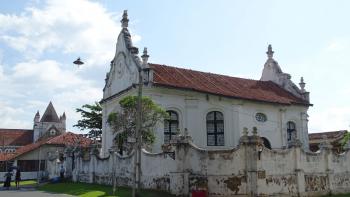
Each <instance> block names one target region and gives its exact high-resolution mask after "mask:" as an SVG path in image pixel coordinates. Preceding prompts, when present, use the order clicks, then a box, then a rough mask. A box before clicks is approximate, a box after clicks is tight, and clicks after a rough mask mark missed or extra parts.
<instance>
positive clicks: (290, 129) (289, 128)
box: [287, 121, 297, 142]
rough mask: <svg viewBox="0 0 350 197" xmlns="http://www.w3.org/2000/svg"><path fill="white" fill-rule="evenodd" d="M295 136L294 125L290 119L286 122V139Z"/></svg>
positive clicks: (289, 139)
mask: <svg viewBox="0 0 350 197" xmlns="http://www.w3.org/2000/svg"><path fill="white" fill-rule="evenodd" d="M296 137H297V133H296V126H295V123H294V122H292V121H289V122H287V141H288V142H291V141H294V140H295V139H296Z"/></svg>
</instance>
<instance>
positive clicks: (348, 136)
mask: <svg viewBox="0 0 350 197" xmlns="http://www.w3.org/2000/svg"><path fill="white" fill-rule="evenodd" d="M349 140H350V133H349V132H347V133H345V134H344V138H343V139H342V140H341V141H340V144H341V147H342V148H344V147H345V145H346V144H347V143H348V142H349Z"/></svg>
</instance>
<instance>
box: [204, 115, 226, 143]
mask: <svg viewBox="0 0 350 197" xmlns="http://www.w3.org/2000/svg"><path fill="white" fill-rule="evenodd" d="M206 121H207V123H206V126H207V145H208V146H223V145H224V144H225V138H224V117H223V114H222V113H221V112H218V111H213V112H209V113H208V114H207V120H206Z"/></svg>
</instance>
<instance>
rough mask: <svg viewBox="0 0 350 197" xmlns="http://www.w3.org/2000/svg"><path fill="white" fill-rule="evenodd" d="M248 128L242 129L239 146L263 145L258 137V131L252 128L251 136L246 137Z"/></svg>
mask: <svg viewBox="0 0 350 197" xmlns="http://www.w3.org/2000/svg"><path fill="white" fill-rule="evenodd" d="M248 134H249V132H248V128H246V127H244V128H243V136H242V137H241V138H240V139H239V143H240V144H241V145H259V144H263V143H262V140H261V138H260V136H259V135H258V129H257V128H256V127H253V130H252V134H253V135H251V136H248Z"/></svg>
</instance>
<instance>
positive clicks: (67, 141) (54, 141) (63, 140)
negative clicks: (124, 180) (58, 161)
mask: <svg viewBox="0 0 350 197" xmlns="http://www.w3.org/2000/svg"><path fill="white" fill-rule="evenodd" d="M91 143H92V141H91V140H90V139H88V138H85V137H83V135H81V134H75V133H71V132H67V133H64V134H62V135H59V136H55V137H51V138H48V139H43V140H41V141H38V142H35V143H32V144H28V145H26V146H22V147H20V148H18V149H17V150H16V153H2V154H0V161H4V160H11V159H14V158H16V157H18V156H20V155H23V154H25V153H28V152H30V151H32V150H35V149H37V148H39V147H40V146H42V145H64V146H72V145H79V146H82V147H88V146H89V145H90V144H91Z"/></svg>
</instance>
